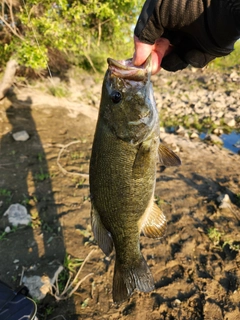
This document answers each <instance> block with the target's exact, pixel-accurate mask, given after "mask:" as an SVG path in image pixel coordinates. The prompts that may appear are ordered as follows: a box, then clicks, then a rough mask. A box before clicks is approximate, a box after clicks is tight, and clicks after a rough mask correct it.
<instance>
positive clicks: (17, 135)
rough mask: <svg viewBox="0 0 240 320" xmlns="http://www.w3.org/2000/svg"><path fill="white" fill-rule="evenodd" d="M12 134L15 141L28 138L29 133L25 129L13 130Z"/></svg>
mask: <svg viewBox="0 0 240 320" xmlns="http://www.w3.org/2000/svg"><path fill="white" fill-rule="evenodd" d="M12 136H13V139H14V140H15V141H27V140H28V139H29V134H28V133H27V131H25V130H22V131H18V132H15V133H13V135H12Z"/></svg>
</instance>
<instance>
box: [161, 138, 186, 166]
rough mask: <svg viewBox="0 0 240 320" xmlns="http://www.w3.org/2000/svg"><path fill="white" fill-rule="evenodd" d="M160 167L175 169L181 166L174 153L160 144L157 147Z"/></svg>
mask: <svg viewBox="0 0 240 320" xmlns="http://www.w3.org/2000/svg"><path fill="white" fill-rule="evenodd" d="M158 154H159V162H160V165H162V166H165V167H176V166H180V165H181V160H180V158H179V156H178V155H176V153H175V152H173V151H172V150H171V149H169V148H168V147H167V146H166V145H165V144H162V143H161V142H160V144H159V147H158Z"/></svg>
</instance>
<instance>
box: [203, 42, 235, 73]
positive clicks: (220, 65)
mask: <svg viewBox="0 0 240 320" xmlns="http://www.w3.org/2000/svg"><path fill="white" fill-rule="evenodd" d="M239 61H240V41H237V42H236V43H235V47H234V51H233V52H232V53H231V54H230V55H228V56H225V57H221V58H216V59H215V60H213V61H212V62H210V63H209V65H208V66H209V68H211V69H216V70H218V71H226V70H228V69H233V68H235V67H237V66H238V68H239Z"/></svg>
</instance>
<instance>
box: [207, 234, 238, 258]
mask: <svg viewBox="0 0 240 320" xmlns="http://www.w3.org/2000/svg"><path fill="white" fill-rule="evenodd" d="M208 236H209V238H210V239H211V240H212V242H213V244H214V245H215V246H218V247H220V248H221V249H222V250H223V249H224V247H225V246H228V247H229V249H230V250H232V251H237V252H239V251H240V245H239V244H235V243H234V242H235V241H234V240H229V239H226V240H225V239H224V238H226V235H225V234H224V233H221V232H220V231H218V230H217V229H216V228H210V229H208Z"/></svg>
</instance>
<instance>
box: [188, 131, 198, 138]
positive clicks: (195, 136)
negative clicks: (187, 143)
mask: <svg viewBox="0 0 240 320" xmlns="http://www.w3.org/2000/svg"><path fill="white" fill-rule="evenodd" d="M190 138H191V139H196V138H199V135H198V134H197V133H196V132H193V133H191V135H190Z"/></svg>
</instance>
